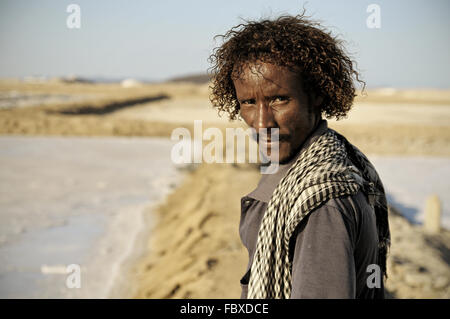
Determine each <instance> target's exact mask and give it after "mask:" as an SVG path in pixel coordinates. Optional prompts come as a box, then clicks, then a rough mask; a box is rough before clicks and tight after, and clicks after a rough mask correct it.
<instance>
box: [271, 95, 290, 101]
mask: <svg viewBox="0 0 450 319" xmlns="http://www.w3.org/2000/svg"><path fill="white" fill-rule="evenodd" d="M287 100H289V98H288V97H287V96H275V98H274V99H273V101H274V102H285V101H287Z"/></svg>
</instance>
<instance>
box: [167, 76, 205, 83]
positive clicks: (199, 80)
mask: <svg viewBox="0 0 450 319" xmlns="http://www.w3.org/2000/svg"><path fill="white" fill-rule="evenodd" d="M210 78H211V76H210V75H209V74H205V73H200V74H188V75H184V76H177V77H174V78H171V79H169V80H167V82H191V83H197V84H204V83H208V82H209V80H210Z"/></svg>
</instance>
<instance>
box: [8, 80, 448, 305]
mask: <svg viewBox="0 0 450 319" xmlns="http://www.w3.org/2000/svg"><path fill="white" fill-rule="evenodd" d="M8 92H9V93H10V92H15V93H14V94H16V95H17V94H19V95H20V94H28V95H29V96H31V98H32V96H33V95H40V96H42V95H45V94H59V95H67V96H74V97H76V96H78V97H79V96H82V98H81V99H75V98H74V99H73V100H71V99H70V98H68V100H67V101H66V102H64V103H61V102H58V103H50V104H48V103H47V104H42V105H34V106H30V107H23V106H21V107H10V108H3V109H0V134H8V135H9V134H13V135H15V134H20V135H23V134H24V135H81V136H105V135H121V136H165V137H169V136H170V135H171V132H172V130H173V129H174V128H176V127H186V128H189V129H191V130H192V126H193V121H194V120H195V119H202V120H203V121H204V128H206V127H210V126H214V127H219V128H222V129H223V128H225V127H236V126H241V125H243V124H242V122H235V123H231V124H230V123H229V122H228V121H227V119H226V118H225V117H223V118H218V117H217V113H216V112H215V111H214V110H211V107H210V104H209V101H208V85H206V84H205V85H199V84H191V83H163V84H145V85H140V86H137V87H132V88H124V87H121V86H120V85H118V84H82V83H72V84H66V83H59V82H51V83H22V82H19V81H0V97H1V96H2V95H1V94H4V95H5V94H9V93H8ZM27 98H29V97H27ZM329 124H330V126H331V127H332V128H335V129H337V130H338V131H339V132H340V133H342V134H344V135H345V136H346V137H347V138H348V139H349V140H350V141H351V142H352V143H354V144H355V145H357V146H358V147H359V148H360V149H361V150H362V151H363V152H365V153H367V154H381V155H385V154H386V155H387V154H389V155H426V156H444V157H448V156H450V91H439V90H403V91H399V90H393V89H383V90H372V91H368V92H367V94H366V95H361V96H358V98H357V99H356V105H355V107H354V110H352V111H351V113H350V114H349V117H348V119H344V120H342V121H339V122H336V121H330V122H329ZM258 178H259V173H258V170H256V169H255V168H254V167H252V166H250V165H238V166H233V165H225V164H210V165H206V164H204V165H201V166H200V167H198V168H196V169H193V170H192V171H190V172H189V173H188V176H187V178H186V180H185V181H184V182H183V183H182V186H181V187H179V188H178V189H176V190H175V191H174V192H173V193H172V194H171V195H170V196H169V197H168V198H167V200H166V201H165V202H164V203H162V204H161V205H160V206H159V208H158V209H157V210H156V212H153V211H148V212H147V214H149V215H152V216H153V214H154V215H156V218H157V220H156V226H155V227H154V229H152V231H151V234H152V236H151V238H149V240H148V249H147V253H146V254H145V256H143V258H142V259H141V260H140V262H139V263H137V264H136V265H135V267H133V269H132V271H131V273H130V280H131V281H132V282H133V283H134V284H135V285H136V286H137V288H136V290H137V293H136V295H135V296H133V297H136V298H237V297H239V295H240V287H239V279H240V277H241V276H242V275H243V272H244V270H245V267H246V263H247V258H248V256H247V254H246V251H245V250H244V248H243V247H242V244H241V242H240V239H239V234H238V223H239V214H240V212H239V209H240V207H239V203H240V198H241V197H242V196H243V195H244V194H246V193H248V192H250V191H251V190H252V189H253V188H254V187H255V186H256V184H257V181H258ZM390 222H391V233H392V249H391V252H390V255H389V260H388V275H389V279H388V281H387V289H388V291H389V293H390V294H391V295H392V296H393V297H395V298H449V297H450V270H449V269H450V268H449V265H450V235H449V232H447V231H443V232H442V233H441V234H439V235H435V236H429V235H426V234H424V233H423V232H422V230H421V228H420V226H417V225H411V224H410V223H409V222H408V221H407V220H406V219H404V218H403V217H401V216H400V215H398V214H396V213H395V212H394V211H393V210H391V212H390Z"/></svg>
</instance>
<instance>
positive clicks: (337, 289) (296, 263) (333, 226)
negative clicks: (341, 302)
mask: <svg viewBox="0 0 450 319" xmlns="http://www.w3.org/2000/svg"><path fill="white" fill-rule="evenodd" d="M332 202H333V200H332V201H331V203H332ZM331 203H330V202H327V203H326V204H325V205H323V206H321V207H319V208H317V209H316V210H315V211H313V212H312V213H311V214H310V215H309V216H308V217H307V218H306V219H305V220H303V221H302V222H301V223H300V225H299V227H298V230H297V238H296V240H295V248H294V256H293V264H292V290H291V298H292V299H299V298H302V299H303V298H317V299H324V298H338V299H342V298H346V299H347V298H355V297H356V273H355V261H354V257H353V251H354V244H353V238H354V227H355V225H354V222H353V221H351V219H349V218H347V217H346V216H348V214H343V212H341V209H340V208H338V206H337V205H336V206H335V205H332V204H331Z"/></svg>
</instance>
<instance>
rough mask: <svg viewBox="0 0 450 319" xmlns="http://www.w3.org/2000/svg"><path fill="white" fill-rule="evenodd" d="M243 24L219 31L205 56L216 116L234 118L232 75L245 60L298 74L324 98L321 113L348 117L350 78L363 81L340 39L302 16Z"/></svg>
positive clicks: (351, 94) (307, 89) (352, 90)
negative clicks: (216, 42) (218, 42)
mask: <svg viewBox="0 0 450 319" xmlns="http://www.w3.org/2000/svg"><path fill="white" fill-rule="evenodd" d="M245 22H246V23H242V24H239V25H237V26H235V27H233V28H231V30H229V31H228V32H227V33H226V34H225V35H217V36H216V37H222V38H223V40H224V42H223V44H222V45H221V46H219V47H217V48H215V49H214V51H213V54H211V55H210V57H209V62H210V63H211V64H212V67H211V68H210V69H209V70H210V72H211V73H212V79H211V85H210V89H211V95H210V101H211V103H212V105H213V106H214V107H215V108H217V109H218V111H219V114H221V113H222V112H226V113H228V115H229V118H230V120H234V119H236V118H237V116H238V115H239V109H240V106H239V102H238V100H237V97H236V92H235V88H234V84H233V79H236V77H238V76H239V75H240V74H241V73H242V71H243V66H244V65H245V64H246V63H250V62H257V61H260V62H266V63H272V64H275V65H278V66H284V67H288V68H289V69H291V70H294V72H295V70H297V71H296V72H297V73H299V72H300V76H301V77H302V79H303V81H302V82H303V89H304V90H305V92H307V93H308V95H309V96H311V94H314V95H315V96H317V97H321V98H322V103H321V104H320V105H319V106H318V107H319V108H320V113H321V114H323V115H324V116H325V117H327V118H332V117H335V118H336V119H340V118H342V117H345V116H346V115H347V113H348V111H349V110H350V109H351V107H352V104H353V99H354V97H355V96H356V94H355V85H354V82H353V80H354V79H356V80H357V81H358V82H360V83H363V84H364V87H365V83H364V82H363V81H361V80H360V79H359V74H358V72H357V71H356V70H355V69H354V67H353V65H354V62H352V60H351V59H350V58H349V56H348V55H347V54H346V53H345V51H344V48H343V45H342V43H343V41H341V40H339V39H337V38H336V37H333V36H332V35H331V32H327V31H325V30H324V29H323V28H322V26H321V25H320V23H318V22H314V21H311V20H308V19H307V18H306V17H305V16H304V15H303V14H302V15H297V16H281V17H279V18H277V19H275V20H261V21H245ZM216 37H215V38H216ZM298 70H300V71H298ZM364 87H363V89H364ZM318 111H319V110H318Z"/></svg>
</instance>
